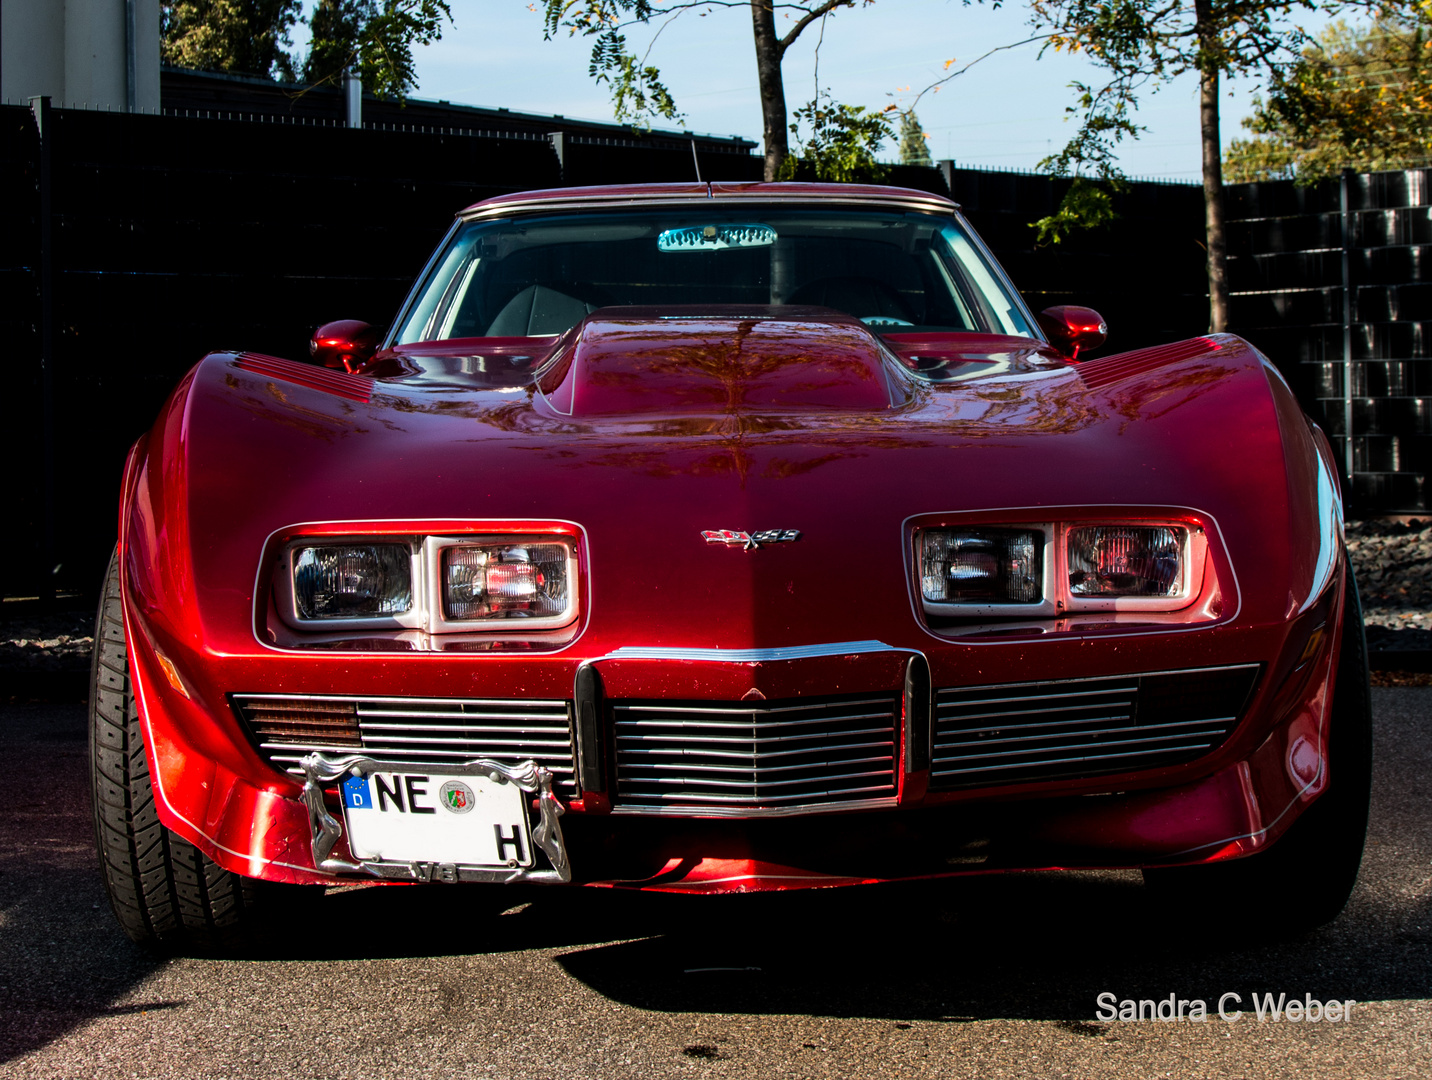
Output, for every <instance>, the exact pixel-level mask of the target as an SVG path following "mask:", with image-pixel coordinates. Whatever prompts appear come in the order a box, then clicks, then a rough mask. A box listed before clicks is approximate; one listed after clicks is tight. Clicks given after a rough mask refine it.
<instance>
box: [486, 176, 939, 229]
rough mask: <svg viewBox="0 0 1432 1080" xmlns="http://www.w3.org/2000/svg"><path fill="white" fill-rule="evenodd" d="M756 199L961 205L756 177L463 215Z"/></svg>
mask: <svg viewBox="0 0 1432 1080" xmlns="http://www.w3.org/2000/svg"><path fill="white" fill-rule="evenodd" d="M708 199H709V200H711V201H712V202H716V203H721V202H729V201H738V200H749V201H752V202H763V203H771V202H786V201H791V202H801V203H807V204H809V203H832V204H837V205H839V204H844V205H860V206H884V207H890V208H903V209H914V210H925V211H931V210H933V211H935V212H936V213H946V214H948V213H951V212H952V211H954V210H957V209H959V206H958V204H957V203H955V202H954V201H952V200H950V199H947V198H945V196H943V195H935V194H932V193H930V192H928V191H917V190H916V189H914V188H901V187H885V186H883V185H878V184H798V183H770V184H767V183H761V182H756V181H750V182H734V181H713V182H712V183H709V184H707V183H683V184H615V185H606V186H602V187H569V188H546V189H544V190H541V191H520V192H514V193H513V194H510V195H498V196H496V197H494V198H491V199H484V200H483V201H482V202H480V203H474V204H473V205H472V206H469V207H468V208H467V209H466V210H464V211H462V213H460V214H459V215H458V217H460V218H462V219H464V220H469V219H473V218H487V217H498V216H506V215H508V214H518V213H532V212H535V211H543V210H546V211H550V210H582V209H596V208H599V207H612V206H652V205H662V204H671V203H692V202H705V201H707V200H708Z"/></svg>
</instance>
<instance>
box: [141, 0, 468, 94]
mask: <svg viewBox="0 0 1432 1080" xmlns="http://www.w3.org/2000/svg"><path fill="white" fill-rule="evenodd" d="M301 14H302V4H301V0H164V2H163V4H162V6H161V20H162V21H161V27H160V56H161V58H162V59H163V61H164V63H166V64H173V65H175V66H176V67H187V68H196V69H198V70H200V71H225V72H233V73H235V74H242V75H260V76H267V77H269V78H275V79H279V80H281V81H284V82H293V81H296V80H297V79H298V78H299V77H300V76H301V77H302V79H303V81H304V82H306V83H309V84H311V85H316V84H320V83H336V82H337V81H338V79H339V78H340V77H341V76H342V74H343V72H344V70H345V69H351V70H353V71H355V72H357V74H358V75H359V77H360V78H361V79H362V81H363V86H364V88H365V89H367V90H371V91H372V92H373V93H375V94H378V95H380V96H385V97H396V98H398V99H400V100H401V99H402V98H403V97H404V96H406V95H407V93H408V92H409V91H410V90H413V89H414V88H416V86H417V85H418V79H417V69H416V66H415V62H414V60H413V48H414V47H415V46H418V45H429V44H431V43H432V42H434V41H437V40H438V39H439V38H441V37H442V30H443V25H444V23H451V21H452V11H451V10H450V8H449V0H318V3H317V4H315V5H314V9H313V15H312V16H311V18H310V19H309V25H310V27H311V29H312V31H313V40H312V44H311V45H310V47H309V51H308V55H307V56H306V57H305V58H304V59H303V60H302V61H301V62H300V61H298V60H297V59H296V58H295V57H294V56H293V54H292V52H291V51H290V50H291V49H292V47H293V40H292V37H291V36H290V32H291V31H292V29H293V28H294V26H295V25H296V24H297V23H298V21H299V18H300V16H301Z"/></svg>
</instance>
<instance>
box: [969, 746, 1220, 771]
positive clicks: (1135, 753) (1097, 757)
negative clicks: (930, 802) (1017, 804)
mask: <svg viewBox="0 0 1432 1080" xmlns="http://www.w3.org/2000/svg"><path fill="white" fill-rule="evenodd" d="M1212 746H1213V744H1212V743H1204V744H1202V745H1200V746H1196V747H1188V746H1181V747H1178V751H1179V752H1182V751H1185V750H1190V749H1195V750H1208V749H1211V748H1212ZM1170 752H1172V751H1170ZM1149 756H1150V755H1149V753H1148V751H1145V750H1130V751H1128V752H1127V753H1123V754H1089V755H1085V756H1084V757H1066V758H1058V759H1056V760H1052V761H1044V762H1041V763H1040V764H1042V765H1063V764H1067V763H1076V762H1081V761H1110V760H1114V759H1118V758H1133V757H1136V758H1146V757H1149ZM1161 764H1162V763H1161ZM1025 767H1026V765H1025V763H1024V762H1015V763H1013V764H1010V765H982V766H980V767H979V768H978V769H950V770H948V771H949V772H951V773H983V772H991V771H993V770H995V769H1022V768H1025Z"/></svg>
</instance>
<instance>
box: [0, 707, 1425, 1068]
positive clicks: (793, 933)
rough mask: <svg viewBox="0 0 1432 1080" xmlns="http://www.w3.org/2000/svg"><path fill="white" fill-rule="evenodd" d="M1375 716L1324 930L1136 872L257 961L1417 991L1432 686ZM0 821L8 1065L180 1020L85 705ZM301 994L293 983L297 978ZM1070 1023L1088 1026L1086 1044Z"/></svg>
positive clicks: (532, 921) (711, 1000)
mask: <svg viewBox="0 0 1432 1080" xmlns="http://www.w3.org/2000/svg"><path fill="white" fill-rule="evenodd" d="M1383 693H1384V694H1387V693H1392V694H1399V695H1418V696H1417V697H1416V698H1415V699H1414V698H1412V697H1405V698H1398V699H1391V698H1388V699H1386V700H1388V701H1392V700H1397V701H1402V702H1405V703H1408V707H1407V708H1404V709H1403V710H1402V715H1401V717H1400V718H1398V717H1397V716H1394V717H1392V718H1391V719H1387V718H1386V717H1384V718H1383V719H1381V720H1380V722H1379V729H1378V737H1379V756H1378V766H1377V785H1376V791H1375V796H1374V814H1373V823H1372V829H1371V834H1370V838H1369V846H1368V849H1367V855H1366V857H1365V859H1364V863H1363V872H1362V877H1361V879H1360V882H1359V886H1358V889H1357V891H1356V892H1355V894H1354V896H1353V900H1352V903H1351V904H1350V905H1349V907H1348V909H1347V911H1345V912H1344V913H1343V915H1342V916H1341V917H1340V918H1339V919H1338V920H1337V921H1336V922H1334V923H1333V924H1331V925H1330V926H1328V927H1324V928H1323V929H1321V930H1319V931H1317V932H1316V933H1313V934H1310V935H1306V936H1304V937H1302V938H1297V939H1292V940H1286V941H1276V940H1274V938H1275V937H1276V935H1277V931H1278V926H1279V915H1280V913H1279V912H1278V911H1271V910H1250V909H1249V908H1248V906H1247V905H1246V904H1243V903H1241V902H1240V899H1239V898H1238V897H1229V898H1228V900H1227V902H1226V903H1225V904H1222V905H1220V906H1219V907H1218V909H1216V910H1209V911H1207V912H1203V913H1200V914H1199V915H1197V916H1195V917H1193V918H1192V919H1181V918H1178V917H1175V916H1173V915H1172V914H1170V913H1169V912H1167V911H1163V910H1160V909H1159V907H1158V906H1157V904H1156V902H1155V901H1154V900H1153V899H1152V898H1151V896H1150V894H1149V893H1148V892H1146V890H1145V889H1144V888H1143V886H1142V883H1141V879H1140V877H1139V875H1138V874H1137V873H1136V872H1128V871H1124V872H1054V873H1037V874H1033V873H1032V874H1015V875H1004V876H998V875H989V876H977V877H966V878H961V879H955V880H948V881H941V882H921V883H909V884H892V885H879V886H864V887H859V888H851V889H842V890H815V891H797V892H785V893H772V894H757V895H736V896H669V895H657V894H645V893H632V892H616V891H612V890H600V889H571V890H563V889H541V888H534V887H527V888H506V887H495V886H493V887H485V886H452V887H447V886H441V887H440V886H425V887H392V888H384V887H349V888H342V889H330V890H328V894H327V895H325V896H323V897H322V899H321V900H320V901H319V903H318V906H317V907H314V906H312V905H300V906H299V907H297V908H295V909H294V912H293V917H292V918H291V919H290V920H287V921H285V920H283V919H280V920H278V921H277V922H276V923H275V925H274V928H273V930H272V932H271V935H270V937H269V939H268V941H267V943H266V944H265V945H264V946H263V947H262V948H261V949H260V950H259V951H258V953H257V954H256V955H255V956H253V957H251V959H254V960H257V961H259V962H261V963H263V962H267V963H271V964H278V965H280V966H285V965H288V964H291V963H295V962H302V961H312V960H317V961H325V960H339V959H348V958H358V957H362V958H371V959H381V958H385V957H388V958H395V957H422V956H427V957H442V956H472V955H483V954H487V955H496V954H509V953H515V952H525V951H535V952H540V953H545V954H546V955H548V956H551V957H552V958H553V960H554V961H555V962H556V963H557V964H558V965H560V967H561V968H562V969H563V970H564V971H565V972H566V973H567V974H568V975H570V976H571V977H572V978H574V979H576V980H578V981H580V982H581V983H583V984H585V985H586V986H588V987H590V988H592V989H593V990H595V991H597V992H598V993H600V994H602V995H603V996H605V997H606V998H608V999H610V1000H612V1001H615V1002H619V1003H621V1004H624V1005H629V1006H631V1007H634V1008H639V1009H644V1010H651V1011H657V1012H696V1013H716V1014H720V1013H731V1014H776V1013H781V1014H795V1015H817V1016H820V1015H825V1016H842V1017H844V1016H863V1017H873V1018H893V1019H897V1020H911V1019H925V1020H937V1021H946V1022H951V1023H958V1022H961V1021H967V1020H976V1019H982V1018H988V1017H1005V1018H1026V1019H1041V1020H1056V1021H1061V1022H1064V1023H1066V1024H1076V1025H1077V1024H1081V1023H1084V1022H1086V1021H1088V1020H1090V1019H1091V1018H1093V1016H1094V1010H1095V998H1096V996H1097V995H1098V994H1100V993H1105V992H1108V993H1113V994H1114V995H1116V997H1117V998H1118V999H1124V998H1133V999H1136V1000H1138V999H1151V1000H1160V999H1166V998H1167V997H1168V996H1169V995H1170V994H1174V995H1176V997H1177V998H1180V999H1189V1000H1193V999H1203V1000H1205V1001H1207V1002H1209V1004H1210V1007H1212V1006H1213V1004H1214V1003H1215V1002H1216V1001H1217V1000H1218V998H1219V996H1220V995H1221V994H1223V993H1226V992H1236V993H1239V994H1241V995H1242V999H1243V1003H1244V1005H1245V1006H1246V1005H1247V1004H1249V1002H1250V995H1251V993H1253V992H1258V993H1263V992H1268V991H1271V992H1273V993H1275V994H1276V993H1287V994H1289V995H1290V996H1293V995H1296V996H1297V997H1299V998H1301V997H1302V996H1303V995H1304V994H1311V995H1312V996H1313V997H1315V998H1318V999H1320V1000H1328V999H1332V998H1337V999H1340V1000H1342V999H1347V998H1352V999H1356V1000H1358V1001H1368V1000H1386V999H1396V998H1423V997H1425V996H1426V994H1427V986H1426V978H1427V972H1428V971H1429V970H1432V895H1429V892H1428V890H1427V888H1426V881H1425V877H1426V867H1427V865H1428V864H1429V862H1432V799H1429V797H1428V794H1429V785H1432V779H1429V778H1432V740H1428V739H1427V738H1426V732H1427V728H1428V724H1427V720H1426V717H1425V715H1424V714H1425V713H1426V712H1427V708H1426V706H1427V705H1428V704H1432V691H1388V692H1383ZM0 720H3V723H0V753H3V754H4V755H5V758H6V760H7V762H8V764H9V765H10V774H9V792H8V793H9V795H10V801H9V805H8V813H7V814H5V815H0V945H3V948H0V1061H5V1060H8V1059H10V1058H13V1057H15V1056H17V1055H19V1054H22V1053H25V1052H26V1051H28V1050H32V1049H35V1048H38V1047H40V1046H42V1045H44V1044H45V1043H47V1042H50V1041H52V1040H53V1039H55V1038H58V1037H60V1036H62V1035H63V1034H65V1033H66V1032H67V1031H69V1030H71V1029H73V1028H74V1027H76V1026H79V1025H81V1024H83V1023H85V1022H86V1021H88V1020H91V1019H93V1018H97V1017H103V1016H107V1015H112V1014H115V1013H135V1012H147V1011H152V1010H157V1009H169V1008H176V1007H180V1006H182V1005H184V1004H185V1002H182V1001H169V1000H161V999H159V998H153V999H151V997H148V996H146V995H145V989H144V982H145V980H146V978H147V977H148V976H149V975H150V974H152V973H154V972H155V971H156V970H158V969H159V968H160V967H161V965H162V964H163V963H164V961H162V960H160V959H158V958H155V957H153V956H150V955H148V954H146V953H145V952H143V951H142V950H140V949H138V948H137V947H135V946H134V945H132V944H131V943H130V942H129V941H128V940H127V939H126V938H125V937H124V935H123V934H122V933H121V932H120V930H119V927H118V925H117V923H116V922H115V920H114V917H113V915H112V914H111V912H110V910H109V906H108V903H107V901H106V900H105V898H104V893H103V890H102V888H101V885H100V881H99V874H98V870H97V866H96V863H95V856H94V848H93V827H92V821H91V816H90V809H89V792H88V780H87V772H86V763H85V743H84V728H83V723H84V710H83V707H73V706H63V707H61V706H8V707H7V708H6V710H5V711H4V713H3V716H0ZM295 977H302V976H301V975H297V974H296V975H295ZM1081 1030H1082V1029H1081Z"/></svg>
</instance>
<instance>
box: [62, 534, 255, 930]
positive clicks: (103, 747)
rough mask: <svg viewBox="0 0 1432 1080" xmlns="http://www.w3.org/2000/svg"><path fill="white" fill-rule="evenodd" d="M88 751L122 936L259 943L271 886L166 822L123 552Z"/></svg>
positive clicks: (97, 662)
mask: <svg viewBox="0 0 1432 1080" xmlns="http://www.w3.org/2000/svg"><path fill="white" fill-rule="evenodd" d="M89 747H90V775H91V779H92V784H93V796H94V825H95V846H96V848H97V849H98V852H99V863H100V873H101V876H102V877H103V879H104V886H105V891H106V892H107V893H108V894H109V902H110V906H111V907H113V908H114V913H115V916H116V917H117V918H118V919H119V923H120V926H122V927H123V928H124V932H125V933H126V934H128V935H129V936H130V938H131V939H132V940H134V941H136V942H138V943H139V944H141V945H144V946H146V947H148V948H150V949H153V950H155V951H157V952H163V953H182V952H197V953H232V952H240V951H243V950H245V949H247V948H248V947H249V946H250V945H252V944H253V941H254V931H255V928H256V924H257V915H258V904H257V901H258V900H259V899H260V893H261V892H262V887H263V885H264V883H263V882H257V881H253V880H252V879H249V878H244V877H240V876H239V875H238V874H234V873H230V872H229V871H227V870H225V869H223V868H222V867H220V866H219V865H218V864H217V863H215V862H214V861H213V860H212V859H210V858H209V857H208V856H206V855H205V854H204V853H203V852H202V851H200V850H199V849H198V848H196V847H195V846H194V845H193V844H191V843H189V842H188V841H187V840H185V839H184V838H183V837H181V836H179V835H178V834H177V833H174V832H171V831H170V830H169V829H167V828H165V827H164V825H163V824H162V823H161V822H160V821H159V814H158V811H157V810H156V809H155V805H154V789H153V784H152V782H151V779H150V775H149V763H148V761H147V760H146V758H145V755H144V739H143V733H142V730H141V727H140V722H139V716H138V710H137V709H136V708H135V702H134V693H133V690H132V688H131V686H130V680H129V657H128V652H127V649H126V646H125V640H124V609H123V606H122V605H121V603H120V597H119V558H118V552H117V551H116V553H115V555H114V556H113V557H111V559H110V563H109V572H108V574H107V575H106V577H105V583H104V592H103V595H102V596H101V598H100V603H99V613H98V615H97V617H96V619H95V633H94V655H93V659H92V661H91V668H90V697H89Z"/></svg>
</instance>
